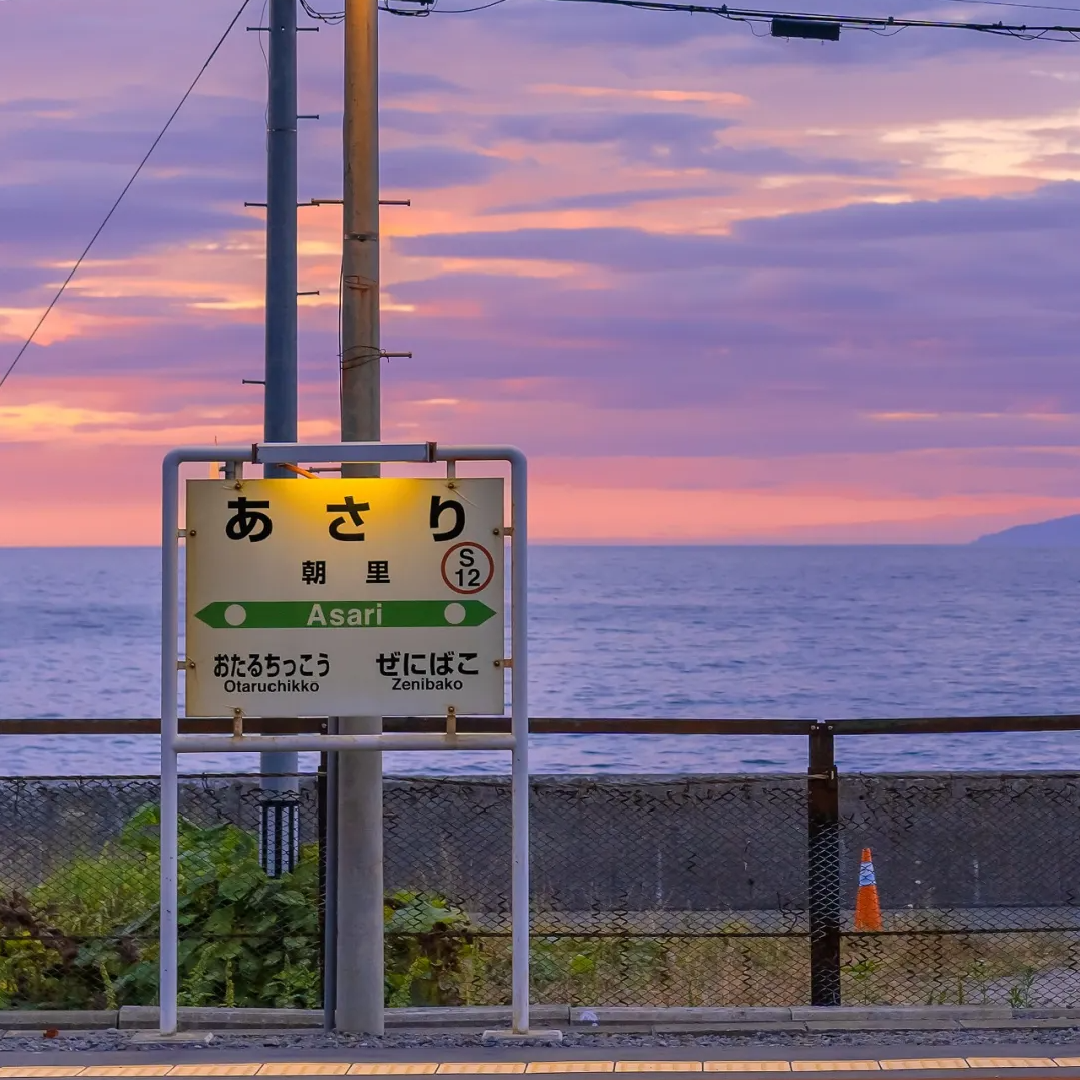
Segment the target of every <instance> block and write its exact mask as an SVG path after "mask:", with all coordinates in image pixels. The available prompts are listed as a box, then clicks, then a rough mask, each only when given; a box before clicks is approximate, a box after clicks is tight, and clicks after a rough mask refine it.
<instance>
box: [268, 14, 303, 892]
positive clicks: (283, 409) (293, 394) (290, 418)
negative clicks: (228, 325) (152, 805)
mask: <svg viewBox="0 0 1080 1080" xmlns="http://www.w3.org/2000/svg"><path fill="white" fill-rule="evenodd" d="M269 16H270V17H269V20H268V25H269V27H270V32H269V34H268V35H267V36H268V38H269V42H268V44H269V49H268V65H269V68H270V74H269V90H268V94H267V110H266V369H265V370H266V374H265V380H266V386H265V390H264V397H263V437H264V438H265V440H266V441H267V442H296V398H297V388H296V0H270V12H269ZM264 475H265V476H267V477H289V476H293V474H292V473H291V472H289V471H288V470H287V469H283V468H282V467H281V466H278V465H268V466H266V468H265V470H264ZM259 758H260V770H259V771H260V772H261V773H262V774H263V781H262V787H263V791H264V792H265V794H264V796H263V797H264V798H265V799H266V800H267V806H266V807H265V808H264V809H263V832H266V831H267V829H268V828H269V822H268V821H267V818H268V815H269V814H270V813H271V810H270V804H271V803H272V802H274V801H275V800H277V799H280V798H281V795H280V793H281V792H283V791H287V792H296V791H297V790H298V789H299V784H298V781H297V778H296V776H295V775H293V776H289V775H287V774H290V773H291V774H295V773H296V772H298V771H299V764H298V757H297V755H296V754H295V753H290V752H287V751H286V752H277V753H264V754H260V755H259ZM275 774H277V775H275ZM283 774H285V775H283ZM285 835H288V834H285ZM297 856H298V851H297V850H296V849H295V847H294V846H292V845H290V846H289V847H288V848H286V849H284V850H282V851H281V853H280V861H279V862H278V863H276V864H271V863H268V862H266V861H264V863H263V868H264V869H265V870H266V872H267V873H268V874H270V875H271V876H275V877H276V876H277V874H278V873H280V872H285V873H288V872H289V871H291V870H292V869H293V868H294V867H295V865H296V861H297Z"/></svg>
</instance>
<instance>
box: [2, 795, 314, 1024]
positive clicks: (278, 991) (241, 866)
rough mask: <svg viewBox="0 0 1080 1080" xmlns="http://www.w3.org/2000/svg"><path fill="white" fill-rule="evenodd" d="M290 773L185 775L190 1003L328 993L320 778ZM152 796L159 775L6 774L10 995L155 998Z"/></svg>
mask: <svg viewBox="0 0 1080 1080" xmlns="http://www.w3.org/2000/svg"><path fill="white" fill-rule="evenodd" d="M293 779H295V780H296V781H298V783H297V784H296V786H297V787H298V790H297V791H295V792H282V791H265V792H264V791H262V790H260V786H259V780H260V778H259V777H252V776H244V777H221V776H214V777H210V776H207V777H187V778H185V779H184V780H183V781H182V783H181V788H180V819H179V831H180V889H179V922H180V935H179V943H178V954H179V962H180V1003H181V1004H182V1005H226V1006H236V1007H243V1006H257V1005H262V1006H267V1005H272V1006H280V1007H308V1008H315V1007H317V1006H318V1005H319V1003H320V1000H321V941H322V902H321V867H320V862H319V844H318V791H317V785H316V783H315V780H314V778H313V777H310V776H308V777H298V778H293ZM158 797H159V785H158V781H157V778H156V777H80V778H74V779H65V780H59V779H49V778H3V779H0V1008H19V1007H51V1008H110V1009H115V1008H118V1007H119V1006H122V1005H148V1004H153V1003H156V1001H157V986H158V972H157V960H158V925H159V923H158V888H159V876H158V875H159V862H158V859H159V852H160V842H159V830H158V824H159V814H158ZM268 871H269V872H268Z"/></svg>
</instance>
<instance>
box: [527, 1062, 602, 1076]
mask: <svg viewBox="0 0 1080 1080" xmlns="http://www.w3.org/2000/svg"><path fill="white" fill-rule="evenodd" d="M525 1071H526V1072H527V1073H609V1072H614V1071H615V1062H614V1061H530V1062H529V1067H528V1068H527V1069H526V1070H525Z"/></svg>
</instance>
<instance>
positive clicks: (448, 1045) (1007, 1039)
mask: <svg viewBox="0 0 1080 1080" xmlns="http://www.w3.org/2000/svg"><path fill="white" fill-rule="evenodd" d="M131 1035H132V1033H131V1032H130V1031H115V1030H114V1031H93V1032H73V1033H71V1034H70V1035H67V1034H63V1033H61V1034H60V1035H58V1036H57V1037H55V1038H52V1039H46V1038H43V1037H41V1036H40V1035H21V1034H12V1035H9V1036H7V1037H6V1038H3V1039H0V1053H46V1052H48V1053H56V1052H57V1051H61V1052H62V1051H65V1050H92V1051H98V1052H103V1051H104V1052H108V1051H117V1050H158V1051H160V1050H161V1048H162V1047H161V1044H157V1045H154V1044H146V1043H142V1044H139V1045H137V1046H132V1045H131V1042H130V1040H131ZM1070 1043H1080V1027H1071V1028H1004V1029H996V1028H987V1029H985V1030H978V1031H976V1030H965V1031H918V1030H916V1031H816V1032H780V1031H778V1032H761V1033H759V1034H749V1035H646V1034H618V1033H614V1032H612V1033H611V1034H605V1033H604V1032H594V1031H588V1032H586V1031H567V1032H564V1034H563V1041H562V1043H561V1047H562V1049H572V1048H576V1047H580V1048H582V1049H591V1050H602V1049H605V1048H607V1047H611V1048H612V1049H614V1048H617V1047H618V1048H623V1047H625V1048H628V1049H641V1050H653V1049H671V1048H678V1047H688V1048H693V1047H716V1048H720V1049H724V1048H729V1049H735V1048H738V1047H745V1048H748V1049H760V1048H761V1047H778V1048H779V1047H798V1048H801V1049H814V1048H817V1047H820V1048H825V1047H834V1046H905V1047H928V1046H958V1047H961V1046H986V1045H993V1044H999V1045H1003V1046H1024V1045H1027V1046H1032V1047H1036V1046H1063V1045H1068V1044H1070ZM172 1045H176V1044H172ZM484 1045H489V1046H490V1045H494V1044H492V1043H486V1044H485V1043H484V1040H483V1038H482V1036H481V1035H480V1034H479V1033H460V1034H457V1033H453V1034H452V1033H445V1032H444V1033H441V1034H417V1033H405V1032H402V1033H400V1034H392V1035H386V1036H384V1037H383V1038H379V1039H375V1038H364V1037H362V1036H358V1035H336V1034H332V1033H328V1032H282V1033H276V1034H270V1033H265V1032H260V1033H258V1034H245V1033H242V1032H223V1033H220V1034H215V1035H214V1038H213V1041H212V1042H210V1043H209V1044H199V1043H193V1044H185V1046H184V1049H186V1050H195V1049H200V1050H207V1051H210V1052H214V1051H217V1050H252V1051H260V1052H261V1051H262V1050H264V1049H270V1050H286V1051H290V1052H293V1051H303V1050H310V1051H333V1050H352V1049H357V1050H377V1049H387V1050H446V1049H463V1048H468V1047H473V1046H484ZM503 1045H505V1044H503ZM515 1045H532V1046H545V1045H551V1044H550V1043H548V1044H545V1043H543V1042H540V1041H536V1042H528V1043H525V1044H521V1043H516V1044H515Z"/></svg>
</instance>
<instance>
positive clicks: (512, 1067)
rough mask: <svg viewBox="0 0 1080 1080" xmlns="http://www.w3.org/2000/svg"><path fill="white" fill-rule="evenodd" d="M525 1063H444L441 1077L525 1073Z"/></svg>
mask: <svg viewBox="0 0 1080 1080" xmlns="http://www.w3.org/2000/svg"><path fill="white" fill-rule="evenodd" d="M524 1071H525V1062H524V1061H444V1062H443V1063H442V1064H441V1065H440V1066H439V1075H440V1076H446V1075H448V1074H449V1075H451V1076H460V1075H462V1074H463V1073H523V1072H524Z"/></svg>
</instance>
